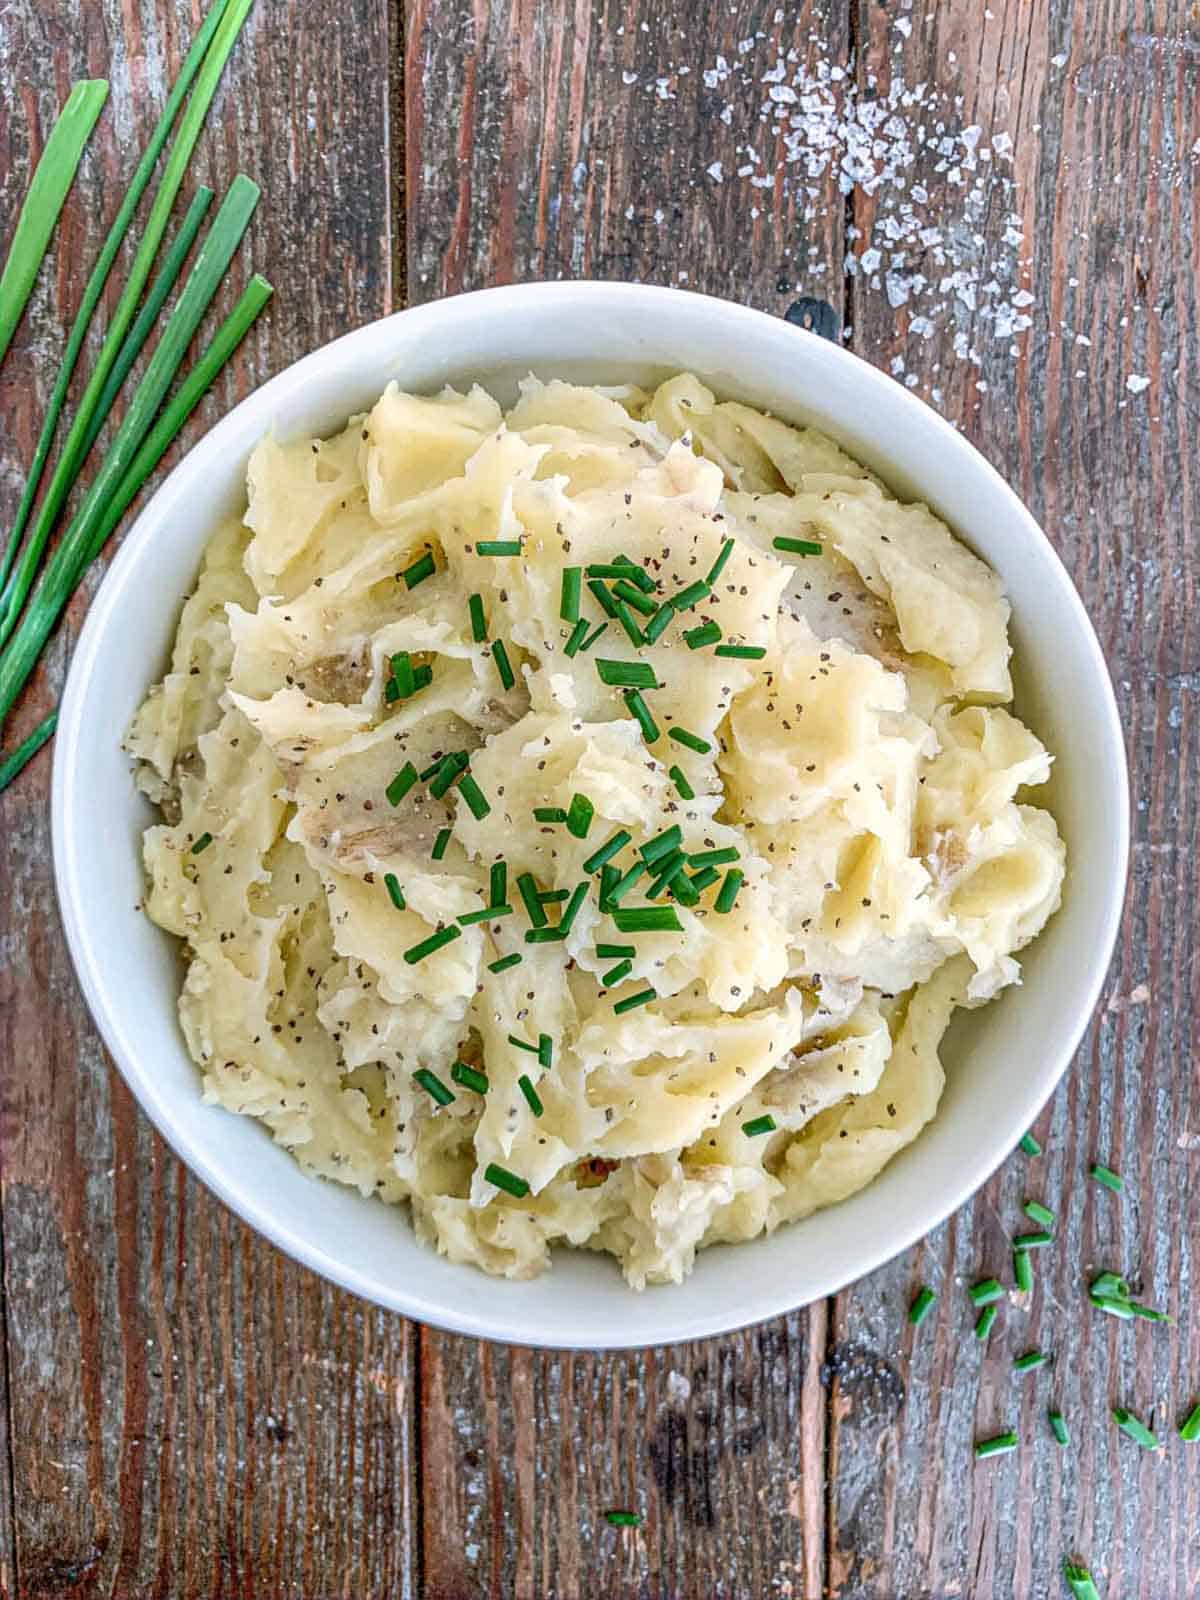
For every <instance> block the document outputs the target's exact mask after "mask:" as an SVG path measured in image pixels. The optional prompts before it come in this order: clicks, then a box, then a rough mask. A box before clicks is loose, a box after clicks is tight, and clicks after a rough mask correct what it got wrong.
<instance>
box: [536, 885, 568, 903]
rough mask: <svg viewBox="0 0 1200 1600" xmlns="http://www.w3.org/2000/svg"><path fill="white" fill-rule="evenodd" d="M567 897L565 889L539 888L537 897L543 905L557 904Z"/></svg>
mask: <svg viewBox="0 0 1200 1600" xmlns="http://www.w3.org/2000/svg"><path fill="white" fill-rule="evenodd" d="M566 898H567V890H566V889H539V890H538V899H539V900H540V901H541V902H542V904H543V905H544V906H557V905H560V904H561V903H562V901H564V900H565V899H566Z"/></svg>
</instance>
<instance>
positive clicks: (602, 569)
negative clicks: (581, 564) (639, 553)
mask: <svg viewBox="0 0 1200 1600" xmlns="http://www.w3.org/2000/svg"><path fill="white" fill-rule="evenodd" d="M587 575H588V577H589V578H624V579H625V580H626V582H630V583H636V584H637V586H638V588H639V589H653V587H654V579H653V578H652V577H651V576H650V574H649V573H648V572H647V571H646V569H645V567H639V566H638V564H637V562H636V561H630V560H629V559H628V558H626V559H625V560H624V561H593V562H591V563H590V564H589V566H588V569H587Z"/></svg>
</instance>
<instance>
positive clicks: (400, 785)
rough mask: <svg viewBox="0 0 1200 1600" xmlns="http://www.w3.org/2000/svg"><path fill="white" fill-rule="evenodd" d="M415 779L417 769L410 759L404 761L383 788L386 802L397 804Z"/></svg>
mask: <svg viewBox="0 0 1200 1600" xmlns="http://www.w3.org/2000/svg"><path fill="white" fill-rule="evenodd" d="M416 781H417V769H416V767H414V766H413V764H412V762H411V761H406V762H405V763H404V765H403V766H402V767H401V768H400V771H399V772H398V773H397V774H396V776H395V777H394V778H393V779H392V781H391V783H389V784H388V786H387V788H386V789H385V790H384V793H385V794H386V795H387V797H388V804H389V805H392V806H398V805H399V804H400V802H401V800H403V799H404V796H405V795H406V794H407V793H408V791H409V790H410V789H411V788H412V786H413V784H414V783H416Z"/></svg>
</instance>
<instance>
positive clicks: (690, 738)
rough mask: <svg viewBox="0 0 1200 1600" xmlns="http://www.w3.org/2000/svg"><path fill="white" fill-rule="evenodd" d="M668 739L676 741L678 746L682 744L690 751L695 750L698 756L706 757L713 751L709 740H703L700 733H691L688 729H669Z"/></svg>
mask: <svg viewBox="0 0 1200 1600" xmlns="http://www.w3.org/2000/svg"><path fill="white" fill-rule="evenodd" d="M667 737H668V739H674V740H675V743H676V744H682V745H685V746H686V747H687V749H689V750H694V751H695V752H696V754H697V755H701V756H706V755H707V754H708V753H709V751H710V750H711V749H712V745H711V744H710V743H709V742H708V740H707V739H702V738H701V737H700V735H699V734H698V733H689V732H688V730H687V729H686V728H669V729H668V730H667Z"/></svg>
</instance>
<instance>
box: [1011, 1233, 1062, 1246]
mask: <svg viewBox="0 0 1200 1600" xmlns="http://www.w3.org/2000/svg"><path fill="white" fill-rule="evenodd" d="M1053 1243H1054V1235H1053V1234H1052V1233H1050V1232H1049V1231H1048V1230H1047V1229H1045V1228H1039V1229H1038V1231H1037V1232H1036V1233H1019V1234H1018V1235H1017V1237H1016V1238H1015V1239H1014V1240H1013V1249H1014V1250H1040V1249H1042V1248H1043V1246H1045V1245H1048V1244H1053Z"/></svg>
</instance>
